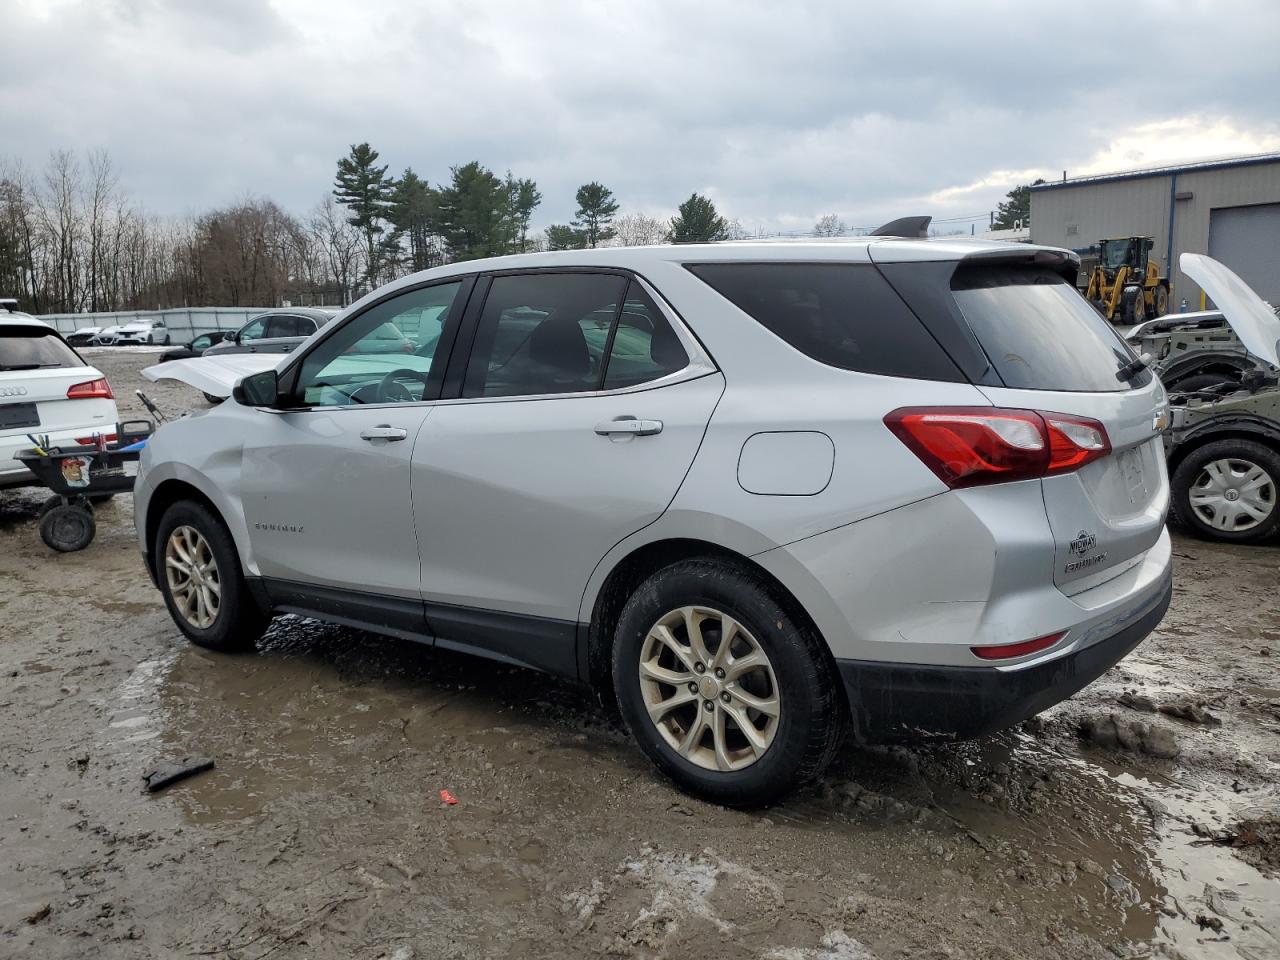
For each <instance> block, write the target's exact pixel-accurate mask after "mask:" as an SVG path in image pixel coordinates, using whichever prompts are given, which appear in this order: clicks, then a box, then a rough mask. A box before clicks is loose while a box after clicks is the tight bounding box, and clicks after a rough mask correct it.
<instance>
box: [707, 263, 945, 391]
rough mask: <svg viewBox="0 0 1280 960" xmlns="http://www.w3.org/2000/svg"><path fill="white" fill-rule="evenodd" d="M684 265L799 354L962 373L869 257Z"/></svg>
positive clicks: (885, 368) (891, 368)
mask: <svg viewBox="0 0 1280 960" xmlns="http://www.w3.org/2000/svg"><path fill="white" fill-rule="evenodd" d="M686 266H687V267H688V269H689V270H690V272H692V273H693V274H694V276H696V277H698V278H699V279H701V280H702V281H703V282H705V283H706V284H707V285H708V286H710V287H711V288H712V289H714V290H715V291H716V292H717V293H719V294H720V295H721V296H723V297H724V298H725V299H726V300H728V301H729V302H731V303H732V304H733V305H734V306H736V307H738V308H739V309H740V310H742V311H743V312H744V313H746V314H747V315H748V316H750V317H752V318H753V319H754V320H756V321H757V322H758V323H759V324H760V325H761V326H763V327H766V328H767V329H768V330H770V331H771V332H772V333H774V334H776V335H777V336H778V337H780V338H781V339H783V340H785V341H786V342H787V343H789V344H791V346H793V347H795V348H796V349H797V350H799V351H800V352H801V353H804V354H805V355H806V356H809V357H811V358H812V359H814V360H817V361H820V362H821V363H825V364H828V365H830V366H833V367H839V368H841V369H843V370H857V371H860V372H862V373H878V374H883V375H886V376H891V377H911V378H913V379H917V380H949V381H959V380H961V379H963V377H962V375H961V373H960V371H959V368H957V367H956V365H955V363H953V362H952V360H951V358H950V356H948V355H947V353H946V352H945V351H944V350H943V349H942V347H940V346H939V345H938V341H936V340H934V339H933V336H932V334H930V333H929V331H928V330H926V329H925V327H924V325H923V324H922V323H921V322H920V320H919V318H918V317H916V315H915V314H914V313H912V312H911V310H910V309H909V308H908V307H907V305H906V304H905V303H903V302H902V299H901V298H900V297H899V296H898V294H897V293H896V292H895V291H894V289H893V288H892V287H891V286H889V282H888V281H887V280H885V279H884V277H883V276H881V274H880V272H879V271H878V270H877V269H876V268H875V266H873V265H871V264H856V263H700V264H687V265H686Z"/></svg>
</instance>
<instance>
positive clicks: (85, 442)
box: [76, 433, 120, 447]
mask: <svg viewBox="0 0 1280 960" xmlns="http://www.w3.org/2000/svg"><path fill="white" fill-rule="evenodd" d="M99 438H101V440H102V442H103V443H115V442H116V441H117V440H119V439H120V438H119V437H117V436H116V435H115V434H114V433H103V434H99V435H98V436H96V437H76V443H78V444H80V446H82V447H87V446H89V445H90V444H95V443H97V442H98V440H99Z"/></svg>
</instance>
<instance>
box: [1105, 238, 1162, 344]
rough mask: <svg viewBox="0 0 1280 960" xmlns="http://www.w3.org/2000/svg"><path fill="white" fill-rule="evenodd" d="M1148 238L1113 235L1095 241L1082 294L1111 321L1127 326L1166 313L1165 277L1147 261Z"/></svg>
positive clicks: (1148, 250) (1153, 264) (1148, 254)
mask: <svg viewBox="0 0 1280 960" xmlns="http://www.w3.org/2000/svg"><path fill="white" fill-rule="evenodd" d="M1152 242H1153V241H1152V240H1151V238H1150V237H1115V238H1113V239H1110V240H1103V241H1101V242H1100V243H1099V244H1098V263H1097V265H1096V266H1094V268H1093V270H1092V271H1090V273H1089V285H1088V288H1087V289H1086V290H1085V297H1086V298H1087V299H1088V300H1089V302H1090V303H1092V304H1093V305H1094V306H1095V307H1097V308H1098V312H1099V313H1101V314H1102V315H1103V316H1104V317H1106V318H1107V320H1109V321H1110V322H1111V323H1120V324H1125V325H1126V326H1130V325H1132V324H1135V323H1141V322H1142V321H1143V320H1149V319H1151V318H1153V317H1160V316H1163V315H1164V314H1166V313H1168V312H1169V278H1168V277H1162V276H1160V271H1159V269H1158V268H1157V267H1156V265H1155V263H1154V262H1153V261H1152V260H1151V258H1150V254H1151V246H1152Z"/></svg>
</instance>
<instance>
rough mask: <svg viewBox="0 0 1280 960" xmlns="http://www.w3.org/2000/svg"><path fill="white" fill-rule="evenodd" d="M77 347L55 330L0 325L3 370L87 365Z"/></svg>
mask: <svg viewBox="0 0 1280 960" xmlns="http://www.w3.org/2000/svg"><path fill="white" fill-rule="evenodd" d="M83 366H84V362H83V361H82V360H81V359H80V358H79V357H77V356H76V354H75V351H74V350H72V349H71V348H70V347H68V346H67V345H66V344H65V343H63V342H62V341H61V340H60V339H59V338H58V335H57V334H55V333H54V332H53V331H52V330H42V329H41V328H40V327H0V370H39V369H41V368H43V367H83Z"/></svg>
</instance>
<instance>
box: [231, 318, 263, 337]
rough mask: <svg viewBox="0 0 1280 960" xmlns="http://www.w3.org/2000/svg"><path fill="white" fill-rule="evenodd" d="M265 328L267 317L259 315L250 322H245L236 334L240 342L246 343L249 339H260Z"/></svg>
mask: <svg viewBox="0 0 1280 960" xmlns="http://www.w3.org/2000/svg"><path fill="white" fill-rule="evenodd" d="M266 328H267V318H266V317H259V318H258V319H257V320H254V321H253V322H252V323H246V324H245V325H244V326H243V327H241V328H240V333H239V334H238V336H239V339H240V342H241V343H248V342H249V341H250V340H261V339H262V336H263V331H264V330H266Z"/></svg>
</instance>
